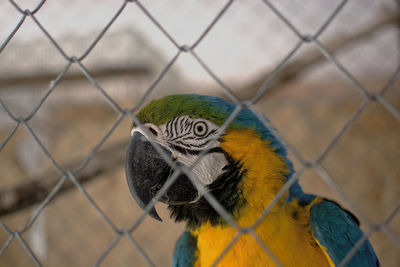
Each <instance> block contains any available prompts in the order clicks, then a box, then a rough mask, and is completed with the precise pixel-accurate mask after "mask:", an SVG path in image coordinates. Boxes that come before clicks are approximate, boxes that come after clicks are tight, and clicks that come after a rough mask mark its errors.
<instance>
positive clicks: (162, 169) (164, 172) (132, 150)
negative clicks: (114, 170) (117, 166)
mask: <svg viewBox="0 0 400 267" xmlns="http://www.w3.org/2000/svg"><path fill="white" fill-rule="evenodd" d="M163 150H164V151H165V152H166V153H167V154H168V155H171V152H169V151H168V150H167V149H165V148H163ZM125 174H126V179H127V182H128V186H129V189H130V191H131V193H132V195H133V197H134V198H135V200H136V202H137V203H138V205H139V206H140V207H141V208H142V209H144V208H145V207H146V206H147V204H149V203H150V201H152V198H153V197H154V195H155V194H156V193H157V192H158V190H159V189H160V188H161V187H162V185H163V184H164V183H165V181H166V179H167V178H168V176H169V175H170V167H169V165H168V164H167V163H166V162H165V160H164V159H163V158H162V157H161V155H160V154H159V153H158V152H157V151H156V150H155V148H154V147H153V146H152V144H151V143H150V142H149V141H148V140H147V138H146V137H145V136H144V135H143V134H141V133H139V132H134V133H133V135H132V137H131V140H130V141H129V144H128V149H127V151H126V161H125ZM149 215H150V216H151V217H153V218H154V219H156V220H159V221H162V220H161V218H160V216H159V215H158V214H157V212H156V210H155V208H154V207H152V208H151V210H150V212H149Z"/></svg>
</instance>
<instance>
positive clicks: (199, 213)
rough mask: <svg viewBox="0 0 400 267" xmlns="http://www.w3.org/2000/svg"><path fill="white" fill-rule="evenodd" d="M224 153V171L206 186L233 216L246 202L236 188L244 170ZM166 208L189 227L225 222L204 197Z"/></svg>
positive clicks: (178, 220)
mask: <svg viewBox="0 0 400 267" xmlns="http://www.w3.org/2000/svg"><path fill="white" fill-rule="evenodd" d="M222 151H223V150H222ZM213 152H214V153H215V152H220V151H213ZM223 152H224V151H223ZM224 154H225V157H226V159H227V161H228V165H227V166H226V167H225V168H224V170H225V172H224V173H223V174H221V175H220V176H219V177H218V178H217V179H216V180H215V181H214V182H213V183H211V184H210V185H208V186H207V187H208V190H209V192H210V193H211V194H212V195H213V196H214V197H215V198H216V200H217V201H218V202H219V203H220V204H221V205H222V206H223V207H224V208H225V210H226V211H228V212H229V213H230V214H233V215H234V217H235V214H236V213H237V211H238V210H239V209H240V208H241V207H242V206H243V205H244V204H246V200H245V199H244V198H243V197H242V195H241V192H240V190H239V188H238V185H239V183H240V181H241V180H242V178H243V175H244V174H245V170H243V168H242V165H241V164H240V163H239V162H237V161H234V160H233V159H232V158H231V157H229V155H227V154H226V153H225V152H224ZM168 209H169V210H170V212H171V218H174V219H175V221H177V222H180V221H186V222H187V225H188V227H189V228H191V229H195V228H197V227H199V226H200V225H201V224H202V223H206V222H210V223H211V225H213V226H215V225H224V224H226V222H225V221H224V220H223V219H222V218H221V216H220V215H219V214H218V212H217V211H215V210H214V208H213V207H212V206H211V205H210V204H209V203H208V201H207V200H206V199H205V198H204V197H202V198H200V199H199V200H198V201H197V202H195V203H185V204H181V205H169V206H168Z"/></svg>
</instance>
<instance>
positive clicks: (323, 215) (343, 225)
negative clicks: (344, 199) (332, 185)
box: [310, 200, 379, 267]
mask: <svg viewBox="0 0 400 267" xmlns="http://www.w3.org/2000/svg"><path fill="white" fill-rule="evenodd" d="M310 221H311V229H312V231H313V235H314V237H315V238H316V239H317V240H318V242H319V243H320V244H321V245H322V246H324V247H325V248H326V252H327V254H328V255H329V257H330V258H331V260H332V262H333V263H334V264H335V265H339V264H340V262H341V261H342V260H343V259H344V257H346V255H347V254H348V253H349V252H350V250H351V249H352V247H353V246H354V245H355V244H356V243H357V241H358V240H359V239H360V238H361V237H362V236H363V233H362V231H361V229H360V227H359V225H358V221H357V219H356V218H355V217H354V215H352V214H351V213H350V212H348V211H346V210H343V209H342V208H341V207H340V206H339V205H338V204H336V203H335V202H333V201H328V200H324V201H322V202H319V203H316V204H314V205H313V206H312V207H311V210H310ZM346 266H347V267H361V266H362V267H368V266H379V261H378V259H377V257H376V255H375V253H374V250H373V248H372V246H371V244H370V243H369V241H368V240H367V241H366V242H365V243H364V244H363V245H362V246H361V247H360V248H359V249H358V251H357V253H356V254H354V256H353V258H351V260H350V261H349V262H348V263H347V264H346Z"/></svg>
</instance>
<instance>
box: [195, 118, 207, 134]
mask: <svg viewBox="0 0 400 267" xmlns="http://www.w3.org/2000/svg"><path fill="white" fill-rule="evenodd" d="M193 129H194V134H195V135H197V136H199V137H203V136H205V135H206V134H207V132H208V126H207V124H206V123H205V122H204V121H198V122H196V123H195V124H194V127H193Z"/></svg>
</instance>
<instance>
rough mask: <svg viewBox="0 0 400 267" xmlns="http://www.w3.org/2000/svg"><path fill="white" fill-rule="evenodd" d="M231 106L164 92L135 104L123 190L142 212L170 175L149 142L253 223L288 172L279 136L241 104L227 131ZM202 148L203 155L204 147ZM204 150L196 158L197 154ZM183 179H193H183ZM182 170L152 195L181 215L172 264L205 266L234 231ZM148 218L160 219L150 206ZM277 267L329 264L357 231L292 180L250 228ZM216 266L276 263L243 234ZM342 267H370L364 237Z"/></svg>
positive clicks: (244, 223)
mask: <svg viewBox="0 0 400 267" xmlns="http://www.w3.org/2000/svg"><path fill="white" fill-rule="evenodd" d="M235 107H236V105H234V104H231V103H229V102H227V101H225V100H224V99H222V98H218V97H212V96H204V95H172V96H166V97H163V98H161V99H158V100H154V101H152V102H150V103H149V104H148V105H146V106H145V107H144V108H142V109H141V110H140V111H139V112H138V114H137V118H138V119H139V120H140V122H141V123H142V126H140V125H134V126H133V128H132V131H131V139H130V141H129V144H128V148H127V154H126V164H125V170H126V178H127V182H128V186H129V188H130V191H131V193H132V195H133V197H134V199H135V200H136V202H137V203H138V205H139V206H140V207H141V208H145V207H146V206H147V205H148V204H149V203H150V202H151V201H153V198H154V196H155V195H156V194H157V192H158V191H159V190H160V188H162V186H163V185H164V184H165V183H166V182H167V181H168V179H169V177H171V176H172V174H173V173H174V170H173V168H172V167H171V166H170V165H169V164H168V163H167V162H166V160H165V159H164V158H163V156H162V155H160V153H159V152H158V151H160V150H158V151H157V149H156V148H155V147H154V146H153V145H152V142H155V143H157V144H158V145H159V149H161V150H162V151H163V152H165V153H161V154H164V156H165V155H168V156H169V157H170V158H171V160H172V162H174V163H175V164H176V166H179V165H181V166H186V167H188V168H191V172H192V174H193V177H194V179H196V181H197V182H198V183H199V184H201V185H202V186H203V187H204V188H205V189H206V190H207V192H208V193H210V194H211V195H212V196H213V197H214V198H215V199H216V200H217V201H218V202H219V203H220V205H222V207H223V208H224V209H225V210H226V211H227V212H228V213H229V214H230V216H231V217H232V218H233V219H234V220H235V222H236V223H237V225H239V226H240V227H244V228H246V227H247V228H249V227H252V226H253V224H254V223H255V222H256V220H257V219H258V218H259V217H260V216H261V214H262V213H263V211H264V209H265V208H266V207H267V206H268V204H269V203H270V202H271V201H272V200H273V199H274V197H275V195H276V194H277V193H278V192H279V190H280V189H281V188H282V187H283V186H284V184H285V183H286V182H287V181H288V179H289V178H290V177H291V176H292V175H293V173H294V171H293V166H292V163H291V162H290V160H289V159H288V157H287V152H286V149H285V148H284V146H283V144H282V142H281V141H280V140H279V139H278V138H277V137H276V136H274V134H273V133H272V131H271V129H269V128H270V127H268V126H266V125H264V124H263V123H262V122H261V121H260V120H259V119H258V117H257V116H256V115H255V113H253V112H252V111H251V110H250V109H247V108H243V109H242V110H241V111H240V112H239V113H238V115H237V116H236V118H235V119H234V120H233V121H232V123H231V124H229V126H228V127H226V128H225V129H224V130H222V129H221V126H222V124H223V123H224V121H225V120H226V119H227V118H228V116H229V115H230V114H231V113H232V112H233V110H234V109H235ZM203 150H206V152H203V153H202V151H203ZM200 153H202V154H204V155H203V156H204V157H202V158H200V159H199V160H198V157H199V154H200ZM189 176H192V175H189ZM200 192H204V191H201V190H200V191H199V190H198V186H196V185H194V184H193V183H192V182H191V181H190V179H189V177H188V176H186V175H185V174H184V173H181V174H180V175H179V176H178V177H177V179H176V180H175V182H174V183H172V184H171V186H170V187H169V188H168V190H166V191H165V192H164V193H163V194H162V196H161V197H160V198H159V201H160V202H163V203H166V204H167V205H168V209H169V210H170V215H171V218H174V219H175V221H177V222H180V221H185V222H186V224H187V230H186V231H185V232H184V233H183V234H182V235H181V237H180V238H179V239H178V241H177V243H176V246H175V251H174V255H173V262H172V265H173V266H177V267H178V266H179V267H184V266H211V265H212V264H213V263H214V261H215V260H216V259H217V258H218V256H219V255H220V253H222V252H223V251H224V249H225V248H226V247H227V246H228V245H229V243H230V242H231V241H232V240H233V239H234V238H235V236H236V234H237V229H236V228H235V227H232V225H230V224H228V223H227V222H226V221H225V220H224V219H223V218H222V217H221V215H220V214H219V213H218V212H217V211H216V210H215V209H214V208H213V206H212V205H211V204H209V202H208V201H207V200H206V199H205V197H204V195H202V194H201V193H200ZM149 215H150V216H152V217H153V218H155V219H158V220H161V219H160V217H159V216H158V214H157V212H156V210H155V208H154V207H153V208H152V209H151V210H150V212H149ZM254 231H255V233H256V234H257V235H258V237H259V238H260V239H261V240H262V242H263V243H264V244H265V246H267V247H268V249H269V250H270V251H271V252H272V253H273V255H274V256H275V258H276V259H277V260H278V261H279V262H280V263H281V264H282V265H283V266H318V267H321V266H338V265H339V264H340V262H341V261H342V260H343V258H344V257H345V256H346V255H347V253H348V252H349V251H350V250H351V248H352V247H353V246H354V245H355V244H356V243H357V241H358V240H359V239H360V238H361V237H362V236H363V233H362V231H361V230H360V228H359V222H358V220H357V219H356V217H355V216H354V215H353V214H351V213H350V212H349V211H347V210H345V209H343V208H341V206H339V205H338V204H337V203H336V202H334V201H331V200H327V199H324V198H320V197H317V196H314V195H311V194H306V193H304V192H303V191H302V189H301V187H300V185H299V184H298V182H297V181H296V182H295V183H294V184H292V186H291V187H290V189H289V190H288V192H286V193H285V194H284V195H283V197H282V198H281V199H279V201H278V202H277V203H276V204H275V205H274V206H273V207H272V209H271V210H270V212H269V213H268V214H267V215H266V216H265V217H264V219H263V220H262V221H261V222H260V223H259V224H258V225H257V226H256V227H254ZM218 266H276V262H275V261H274V260H273V259H272V258H271V257H270V256H269V255H268V254H267V253H265V251H264V250H263V248H262V247H261V246H260V245H259V243H258V242H257V241H256V240H255V239H254V237H253V236H252V235H250V234H248V233H245V234H242V235H241V236H240V237H239V238H238V239H237V240H236V242H235V243H234V244H233V245H232V246H231V247H230V248H229V250H228V251H227V252H226V254H225V255H224V256H223V257H222V258H221V259H220V261H219V262H218ZM346 266H363V267H366V266H379V261H378V259H377V257H376V255H375V253H374V250H373V248H372V246H371V244H370V243H369V241H368V240H367V241H366V242H364V243H363V244H362V246H360V247H359V248H358V250H357V252H356V253H355V254H354V256H353V257H352V258H351V260H350V261H348V263H347V265H346Z"/></svg>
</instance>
